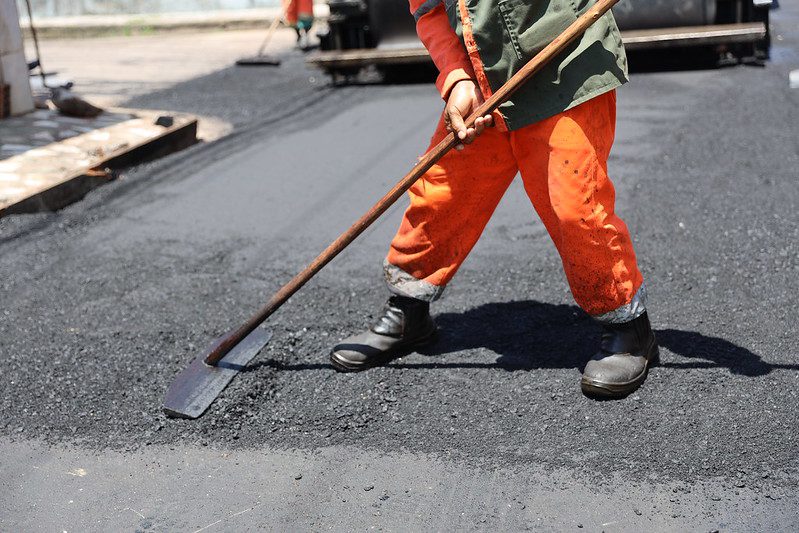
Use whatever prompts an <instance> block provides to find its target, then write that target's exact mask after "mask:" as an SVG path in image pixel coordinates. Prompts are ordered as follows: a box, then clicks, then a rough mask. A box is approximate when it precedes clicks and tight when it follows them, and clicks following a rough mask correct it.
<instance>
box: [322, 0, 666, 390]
mask: <svg viewBox="0 0 799 533" xmlns="http://www.w3.org/2000/svg"><path fill="white" fill-rule="evenodd" d="M591 4H593V2H592V1H581V2H574V1H573V0H524V1H522V0H479V1H465V0H446V1H444V0H410V6H411V12H412V13H413V16H414V18H415V19H416V29H417V33H418V34H419V37H420V38H421V40H422V42H423V43H424V45H425V46H426V47H427V49H428V51H429V52H430V56H431V57H432V59H433V61H434V62H435V64H436V66H437V67H438V70H439V75H438V78H437V80H436V87H437V88H438V90H439V92H440V94H441V97H442V98H443V99H444V101H445V102H446V105H445V107H444V112H443V114H442V116H441V119H440V121H439V123H438V127H437V128H436V130H435V133H434V134H433V137H432V140H431V143H430V147H433V146H435V145H436V144H438V143H439V142H440V141H441V140H442V139H443V138H444V137H445V136H446V135H447V134H448V132H455V134H456V136H457V139H458V140H459V145H458V146H457V147H456V148H458V150H456V151H450V152H449V153H447V154H446V155H445V156H444V157H442V158H441V160H440V161H439V162H438V163H437V164H436V165H434V166H433V167H432V168H430V170H428V171H427V172H426V174H424V175H423V176H422V177H421V178H420V179H419V180H418V181H417V182H416V183H415V184H414V185H413V186H412V187H411V188H410V189H409V191H408V194H409V196H410V206H409V207H408V208H407V210H406V211H405V215H404V217H403V219H402V222H401V224H400V227H399V230H398V232H397V234H396V236H395V237H394V239H393V240H392V242H391V245H390V248H389V251H388V256H387V257H386V259H385V261H384V272H385V280H386V282H387V284H388V289H389V291H390V293H391V294H390V296H389V298H388V301H387V302H386V304H385V306H384V307H383V309H382V310H381V311H380V312H379V314H378V316H377V318H376V319H375V320H374V321H373V323H372V324H371V326H370V327H369V328H368V329H367V330H366V331H365V332H363V333H360V334H358V335H354V336H352V337H349V338H347V339H345V340H344V341H342V342H341V343H340V344H338V345H336V346H335V347H334V348H333V351H332V353H331V356H330V357H331V362H332V363H333V365H334V366H335V367H336V368H337V369H339V370H344V371H354V370H362V369H365V368H369V367H372V366H375V365H378V364H382V363H385V362H387V361H389V360H391V359H392V358H394V357H398V356H400V355H403V354H406V353H408V352H410V351H412V350H413V349H414V348H416V347H420V346H423V345H425V344H428V343H430V342H432V341H433V340H434V338H435V334H436V325H435V322H434V321H433V319H432V317H431V316H430V303H431V302H433V301H435V300H436V299H437V298H439V297H440V296H441V294H442V292H443V291H444V288H445V287H446V285H447V284H448V283H449V282H450V281H451V280H452V278H453V276H454V275H455V273H456V272H457V270H458V268H459V267H460V265H461V264H462V263H463V261H464V259H465V258H466V255H467V254H468V253H469V251H470V250H471V249H472V247H473V246H474V244H475V243H476V242H477V239H478V238H479V236H480V234H481V233H482V231H483V229H484V227H485V225H486V223H487V222H488V219H489V218H490V217H491V214H492V213H493V211H494V209H495V207H496V206H497V204H498V202H499V200H500V199H501V197H502V195H503V194H504V192H505V190H506V189H507V188H508V186H509V185H510V183H511V181H512V180H513V179H514V177H515V176H516V174H517V173H520V174H521V178H522V181H523V183H524V188H525V191H526V193H527V195H528V196H529V198H530V200H531V202H532V204H533V207H534V208H535V210H536V212H537V213H538V216H539V217H540V218H541V220H542V222H543V224H544V226H545V227H546V229H547V231H548V233H549V236H550V237H551V239H552V241H553V243H554V245H555V247H556V248H557V251H558V252H559V254H560V257H561V260H562V263H563V269H564V271H565V275H566V278H567V280H568V282H569V286H570V288H571V292H572V295H573V297H574V299H575V301H576V302H577V304H578V305H579V306H580V307H581V308H582V309H583V310H584V311H585V312H586V313H587V314H588V315H590V316H591V317H593V318H594V319H595V320H596V321H597V322H598V323H599V324H600V325H601V327H602V329H603V333H602V336H601V340H600V342H599V347H598V350H597V352H596V354H595V355H593V357H591V358H590V360H589V361H588V362H587V364H586V366H585V370H584V372H583V376H582V379H581V387H582V390H583V392H584V393H585V394H586V395H589V396H593V397H597V396H599V397H607V398H619V397H623V396H626V395H627V394H629V393H630V392H632V391H633V390H635V389H636V388H638V387H639V386H640V384H641V383H642V382H643V381H644V379H645V378H646V375H647V370H648V368H649V366H650V365H651V364H653V363H655V361H656V359H657V355H658V348H657V344H656V341H655V336H654V334H653V332H652V329H651V327H650V322H649V318H648V315H647V310H646V287H645V285H644V280H643V276H642V274H641V272H640V271H639V269H638V265H637V262H636V256H635V252H634V250H633V244H632V241H631V238H630V233H629V231H628V229H627V226H626V225H625V224H624V222H623V221H622V219H621V218H619V216H618V215H617V214H616V212H615V208H614V202H615V193H614V187H613V184H612V183H611V180H610V178H609V177H608V174H607V160H608V154H609V153H610V149H611V145H612V144H613V138H614V132H615V120H616V116H615V115H616V93H615V89H616V88H617V87H618V86H620V85H621V84H623V83H624V82H626V81H627V59H626V56H625V53H624V48H623V46H622V41H621V36H620V34H619V30H618V28H617V26H616V22H615V20H614V18H613V15H612V14H611V13H610V12H608V13H607V14H606V15H604V16H603V17H602V18H600V19H599V20H598V21H596V22H595V23H594V24H593V25H592V26H591V27H590V28H589V29H588V30H587V31H586V32H585V34H584V35H583V36H582V37H580V38H578V39H577V40H575V42H573V43H572V44H570V45H569V46H568V48H567V49H566V50H565V51H564V52H563V53H561V54H560V55H558V56H556V57H555V58H554V60H553V61H551V62H550V63H549V64H548V65H547V66H546V67H544V68H543V70H541V71H540V72H539V73H538V74H536V76H535V77H534V78H532V79H531V80H529V81H528V82H527V83H526V84H525V85H523V86H522V87H521V88H520V89H519V90H518V91H517V92H516V93H514V95H513V96H512V97H511V98H510V100H509V101H507V102H505V103H504V104H502V105H501V106H500V107H499V109H498V110H497V112H494V113H493V114H491V115H486V116H483V117H479V118H477V120H476V122H475V123H474V125H473V126H472V127H468V128H467V127H466V126H465V125H464V121H465V118H466V117H468V116H469V115H470V114H471V113H472V111H474V110H475V109H476V108H477V107H478V106H479V105H480V104H481V103H482V102H483V100H484V98H488V97H490V95H491V94H492V93H493V92H494V91H496V90H497V89H498V88H499V87H500V86H501V85H503V84H504V83H505V82H506V81H507V80H508V79H509V78H510V77H511V76H512V75H513V74H514V73H516V72H517V71H518V70H519V69H520V68H521V67H522V66H523V65H524V64H526V63H527V61H528V60H530V59H531V58H532V57H533V56H534V55H535V54H536V53H538V52H539V51H540V50H541V49H542V48H543V47H544V46H546V45H547V44H548V43H549V42H550V41H552V40H553V39H554V38H555V37H556V36H558V35H559V34H560V33H561V32H562V31H563V30H564V29H565V28H566V27H567V26H569V25H570V24H571V23H572V22H574V21H575V20H576V19H577V17H578V16H579V15H581V14H582V13H583V12H585V11H586V10H587V9H588V8H589V7H590V5H591ZM509 319H511V320H512V318H511V317H509ZM535 351H536V348H535V347H534V346H531V347H530V352H531V354H533V353H535ZM589 355H590V354H586V359H588V357H589Z"/></svg>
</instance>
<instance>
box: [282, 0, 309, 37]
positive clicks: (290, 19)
mask: <svg viewBox="0 0 799 533" xmlns="http://www.w3.org/2000/svg"><path fill="white" fill-rule="evenodd" d="M283 5H284V6H285V8H284V9H285V12H286V13H285V19H286V22H287V23H288V25H289V26H293V27H295V28H297V27H302V28H304V29H306V30H307V29H309V28H310V27H311V24H312V23H313V0H284V3H283Z"/></svg>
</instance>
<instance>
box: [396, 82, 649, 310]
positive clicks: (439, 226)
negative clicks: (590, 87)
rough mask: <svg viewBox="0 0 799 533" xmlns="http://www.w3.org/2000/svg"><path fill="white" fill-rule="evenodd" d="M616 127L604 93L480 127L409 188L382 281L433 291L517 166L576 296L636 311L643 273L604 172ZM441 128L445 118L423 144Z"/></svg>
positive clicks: (584, 302)
mask: <svg viewBox="0 0 799 533" xmlns="http://www.w3.org/2000/svg"><path fill="white" fill-rule="evenodd" d="M615 127H616V94H615V91H611V92H608V93H605V94H603V95H600V96H598V97H596V98H593V99H591V100H589V101H587V102H585V103H583V104H580V105H578V106H576V107H574V108H572V109H570V110H568V111H565V112H563V113H560V114H558V115H556V116H553V117H551V118H548V119H545V120H543V121H541V122H538V123H535V124H531V125H529V126H526V127H524V128H521V129H518V130H514V131H500V130H499V129H497V128H487V129H486V130H485V131H484V132H483V134H482V135H481V136H480V137H478V138H477V139H476V140H475V141H474V143H472V144H471V145H468V146H466V148H465V149H464V150H462V151H450V152H449V153H448V154H447V155H445V156H444V157H443V158H442V159H441V160H440V161H439V162H438V164H436V165H435V166H433V167H432V168H431V169H430V170H429V171H428V172H427V173H426V174H425V175H424V176H423V177H422V178H420V179H419V181H417V182H416V183H415V184H414V185H413V186H412V187H411V188H410V190H409V191H408V193H409V195H410V207H408V209H407V211H405V216H404V218H403V219H402V223H401V225H400V228H399V231H398V232H397V234H396V236H395V237H394V239H393V241H392V242H391V248H390V250H389V253H388V257H387V258H386V263H385V267H386V269H385V272H386V281H387V282H388V284H389V288H390V289H391V290H392V292H395V293H397V294H402V295H405V296H411V297H415V298H420V299H425V300H428V301H432V300H434V299H436V298H437V297H438V296H439V295H440V293H441V291H442V290H443V288H444V286H445V285H446V284H447V283H448V282H449V281H450V280H451V279H452V277H453V276H454V275H455V272H457V270H458V268H459V267H460V265H461V263H463V261H464V259H466V256H467V254H468V253H469V251H471V249H472V247H473V246H474V245H475V243H476V242H477V239H478V238H479V237H480V234H481V233H482V232H483V229H484V228H485V226H486V224H487V223H488V220H489V218H491V215H492V214H493V212H494V209H495V208H496V206H497V204H498V203H499V201H500V199H501V198H502V195H503V194H504V193H505V191H506V190H507V188H508V186H509V185H510V183H511V182H512V180H513V178H514V177H515V176H516V174H517V172H519V173H521V177H522V180H523V182H524V188H525V191H526V192H527V195H528V196H529V197H530V200H531V201H532V204H533V207H534V208H535V210H536V212H537V213H538V215H539V216H540V217H541V220H542V222H543V223H544V226H546V229H547V231H548V232H549V235H550V237H551V238H552V241H553V242H554V244H555V246H556V247H557V250H558V252H559V253H560V257H561V259H562V262H563V268H564V270H565V273H566V277H567V279H568V281H569V286H570V287H571V291H572V295H573V296H574V299H575V301H576V302H577V304H578V305H579V306H580V307H582V308H583V309H584V310H585V311H586V312H587V313H588V314H590V315H592V316H594V317H597V318H600V319H601V317H604V318H606V319H607V321H611V322H624V321H626V320H631V319H633V318H635V317H636V316H637V315H639V314H641V313H642V312H643V305H644V303H643V301H639V300H643V298H644V297H645V295H643V294H642V293H643V288H642V284H643V277H642V276H641V272H640V271H639V270H638V266H637V264H636V259H635V252H634V251H633V245H632V242H631V240H630V235H629V232H628V230H627V226H626V225H625V224H624V222H623V221H622V220H621V219H620V218H619V217H618V216H617V215H616V213H615V211H614V203H615V190H614V188H613V183H611V181H610V179H609V178H608V174H607V159H608V154H609V153H610V148H611V145H612V144H613V138H614V135H615ZM446 134H447V131H446V128H445V125H444V121H443V117H442V120H441V121H440V122H439V124H438V127H437V129H436V132H435V134H434V135H433V138H432V141H431V144H430V146H431V147H432V146H434V145H436V144H437V143H438V142H439V141H441V139H443V138H444V136H445V135H446ZM639 291H640V292H639ZM634 299H635V302H634V303H633V304H631V302H633V301H634ZM631 306H632V307H631ZM614 313H615V315H614ZM619 313H621V314H620V315H619ZM631 313H632V314H631ZM625 315H627V316H625Z"/></svg>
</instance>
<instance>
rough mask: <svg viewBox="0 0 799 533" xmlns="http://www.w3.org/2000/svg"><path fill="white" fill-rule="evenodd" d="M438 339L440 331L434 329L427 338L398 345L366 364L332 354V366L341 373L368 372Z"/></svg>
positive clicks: (335, 353)
mask: <svg viewBox="0 0 799 533" xmlns="http://www.w3.org/2000/svg"><path fill="white" fill-rule="evenodd" d="M437 337H438V330H437V329H434V330H433V331H432V333H430V334H429V335H427V336H425V337H422V338H420V339H416V340H414V341H413V342H409V343H407V344H400V345H397V346H396V347H394V348H392V349H391V350H388V351H386V352H385V353H382V354H380V355H376V356H374V357H373V358H371V359H369V360H368V361H367V362H365V363H356V362H353V361H350V360H348V359H345V358H344V357H341V356H340V355H339V354H338V353H337V352H333V353H331V354H330V364H332V365H333V368H335V369H336V370H338V371H339V372H360V371H361V370H367V369H369V368H374V367H376V366H381V365H384V364H386V363H388V362H389V361H392V360H394V359H397V358H399V357H402V356H404V355H408V354H409V353H411V352H413V351H414V350H415V349H416V348H421V347H422V346H425V345H427V344H431V343H433V342H435V341H436V339H437Z"/></svg>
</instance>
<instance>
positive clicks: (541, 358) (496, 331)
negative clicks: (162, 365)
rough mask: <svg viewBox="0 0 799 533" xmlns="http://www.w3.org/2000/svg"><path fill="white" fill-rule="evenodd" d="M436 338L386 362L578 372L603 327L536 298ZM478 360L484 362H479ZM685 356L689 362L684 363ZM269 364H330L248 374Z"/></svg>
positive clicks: (726, 361) (677, 363) (730, 359)
mask: <svg viewBox="0 0 799 533" xmlns="http://www.w3.org/2000/svg"><path fill="white" fill-rule="evenodd" d="M435 319H436V323H437V324H438V326H439V338H438V341H437V342H436V343H435V344H433V345H431V346H428V347H425V348H422V349H419V350H417V351H418V353H420V354H422V355H425V356H428V357H430V359H431V361H430V362H423V363H406V362H403V361H399V362H394V363H389V365H388V366H389V367H392V368H407V369H420V368H426V369H442V368H496V369H501V370H505V371H518V370H535V369H544V368H579V369H580V370H581V371H582V369H583V367H584V366H585V363H586V362H587V360H588V359H589V358H590V357H591V355H592V354H593V353H594V351H595V350H596V348H597V343H598V341H599V336H600V329H599V327H598V326H597V325H596V324H595V323H594V322H593V321H591V319H590V318H588V317H587V316H586V315H585V313H584V312H583V311H582V310H581V309H580V308H579V307H577V306H573V305H553V304H547V303H541V302H536V301H532V300H527V301H517V302H503V303H489V304H484V305H481V306H479V307H475V308H474V309H470V310H468V311H466V312H464V313H442V314H438V315H436V316H435ZM655 335H656V336H657V339H658V343H659V344H660V346H661V347H662V348H666V349H667V350H669V351H670V352H672V353H673V354H675V355H677V356H679V357H678V358H673V357H668V356H666V357H665V358H664V357H662V356H663V354H662V352H661V363H660V366H662V367H665V368H675V369H697V368H698V369H701V368H718V367H725V368H728V369H729V370H730V372H732V373H733V374H737V375H742V376H752V377H754V376H763V375H765V374H768V373H770V372H771V371H772V370H777V369H782V370H799V364H781V363H777V364H774V363H768V362H766V361H763V359H762V358H761V357H760V356H759V355H757V354H755V353H753V352H752V351H750V350H748V349H746V348H744V347H742V346H738V345H736V344H734V343H732V342H730V341H728V340H726V339H722V338H719V337H711V336H708V335H703V334H702V333H698V332H695V331H682V330H678V329H660V330H658V329H656V330H655ZM474 350H488V351H491V352H494V353H496V354H497V355H498V356H499V357H498V358H496V359H495V360H491V361H489V360H487V359H486V358H485V357H484V356H482V355H479V356H474V355H471V357H474V359H475V360H474V361H463V360H461V361H458V362H448V361H441V362H436V361H435V360H434V358H435V357H439V356H444V355H448V354H452V353H457V352H469V351H472V352H473V351H474ZM478 357H479V359H478ZM682 358H685V359H688V360H687V361H686V360H683V359H682ZM263 366H269V367H272V368H275V369H278V370H315V369H323V368H329V367H330V365H328V364H323V363H300V364H290V363H289V364H285V363H281V362H279V361H274V360H269V361H263V362H260V363H256V364H255V365H252V366H250V367H248V368H247V371H252V370H256V369H257V368H260V367H263Z"/></svg>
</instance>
